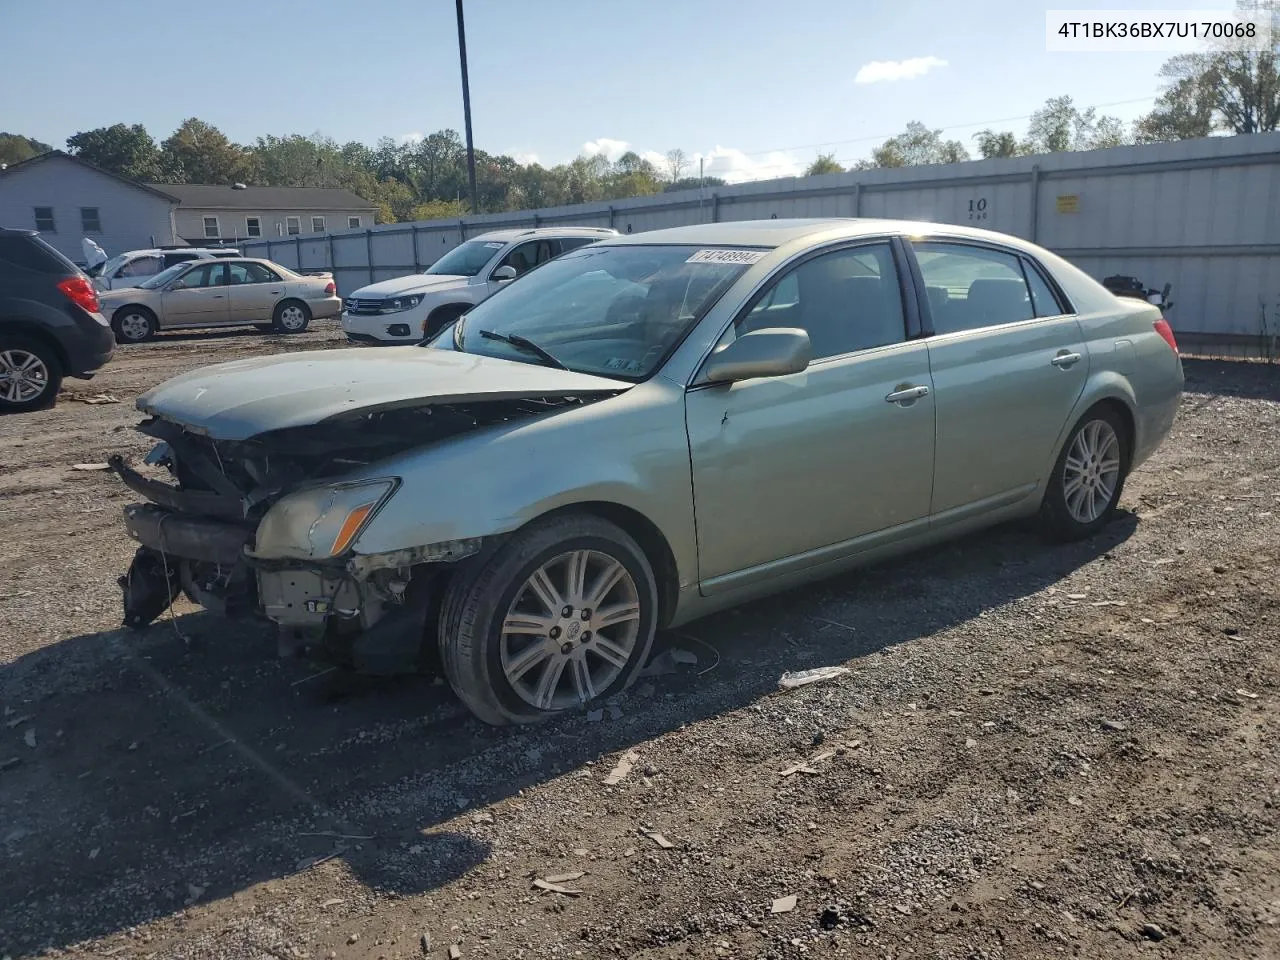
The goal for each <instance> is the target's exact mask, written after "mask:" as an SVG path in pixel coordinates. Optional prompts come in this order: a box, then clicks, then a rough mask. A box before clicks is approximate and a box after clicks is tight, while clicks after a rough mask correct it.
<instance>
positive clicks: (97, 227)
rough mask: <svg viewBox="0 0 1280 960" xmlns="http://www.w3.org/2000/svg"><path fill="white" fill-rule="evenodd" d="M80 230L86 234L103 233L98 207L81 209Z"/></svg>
mask: <svg viewBox="0 0 1280 960" xmlns="http://www.w3.org/2000/svg"><path fill="white" fill-rule="evenodd" d="M80 228H81V229H82V230H84V232H85V233H101V232H102V218H101V217H99V216H98V208H97V207H81V208H80Z"/></svg>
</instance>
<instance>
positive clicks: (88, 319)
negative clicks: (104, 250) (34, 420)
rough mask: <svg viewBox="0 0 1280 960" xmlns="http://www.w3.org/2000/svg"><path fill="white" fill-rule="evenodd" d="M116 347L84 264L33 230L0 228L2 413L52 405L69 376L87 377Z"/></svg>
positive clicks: (0, 371)
mask: <svg viewBox="0 0 1280 960" xmlns="http://www.w3.org/2000/svg"><path fill="white" fill-rule="evenodd" d="M114 348H115V338H114V337H113V336H112V334H111V328H110V327H109V326H108V325H107V321H106V318H105V317H103V315H102V313H101V312H100V311H99V308H98V293H97V291H96V290H94V288H93V284H92V283H91V282H90V280H89V278H88V277H86V276H85V275H84V273H83V272H81V270H80V268H79V267H77V266H76V265H75V264H74V263H72V262H71V261H70V260H68V259H67V258H66V257H64V256H63V255H62V254H60V253H59V252H58V251H57V250H55V249H54V248H53V247H51V246H49V244H47V243H45V242H44V241H43V240H41V239H40V238H39V237H38V236H37V235H36V234H35V232H34V231H31V230H8V229H5V228H4V227H0V413H19V412H21V411H24V410H37V409H39V408H41V407H46V406H49V405H50V404H52V403H53V401H54V398H55V397H57V395H58V387H59V386H60V385H61V384H62V378H63V377H64V376H67V377H79V378H81V379H83V380H88V379H89V378H90V377H92V376H93V374H94V372H95V371H96V370H97V369H98V368H99V367H101V366H102V365H103V364H104V363H106V362H107V361H108V360H110V359H111V351H112V350H113V349H114Z"/></svg>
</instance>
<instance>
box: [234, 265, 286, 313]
mask: <svg viewBox="0 0 1280 960" xmlns="http://www.w3.org/2000/svg"><path fill="white" fill-rule="evenodd" d="M227 279H228V280H229V281H230V282H229V283H228V284H227V295H228V296H229V297H230V300H231V307H230V309H231V322H232V323H263V322H266V321H267V320H270V319H271V314H272V311H274V310H275V308H276V304H277V303H278V302H279V301H280V298H281V297H283V296H284V281H283V280H281V279H280V278H279V277H278V276H276V274H275V272H274V271H272V270H269V269H268V268H267V267H264V266H263V265H262V264H260V263H251V262H246V261H240V260H233V261H230V262H228V263H227Z"/></svg>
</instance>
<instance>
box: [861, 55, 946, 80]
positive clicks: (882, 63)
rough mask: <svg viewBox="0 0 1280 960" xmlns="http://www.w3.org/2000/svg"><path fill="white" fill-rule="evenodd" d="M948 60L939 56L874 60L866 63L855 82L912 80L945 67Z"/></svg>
mask: <svg viewBox="0 0 1280 960" xmlns="http://www.w3.org/2000/svg"><path fill="white" fill-rule="evenodd" d="M946 65H947V61H945V60H940V59H939V58H938V57H912V58H911V59H910V60H872V61H871V62H870V63H864V64H863V65H862V66H861V67H860V68H859V69H858V74H857V76H855V77H854V78H853V82H854V83H882V82H884V81H886V80H910V79H912V78H913V77H923V76H924V75H925V74H926V73H928V72H929V71H930V70H934V69H937V68H938V67H945V66H946Z"/></svg>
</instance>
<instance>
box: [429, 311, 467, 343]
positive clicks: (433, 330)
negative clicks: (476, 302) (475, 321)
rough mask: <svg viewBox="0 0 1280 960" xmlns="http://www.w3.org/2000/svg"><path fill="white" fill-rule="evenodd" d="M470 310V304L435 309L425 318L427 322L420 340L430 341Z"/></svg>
mask: <svg viewBox="0 0 1280 960" xmlns="http://www.w3.org/2000/svg"><path fill="white" fill-rule="evenodd" d="M470 308H471V305H470V304H466V303H455V304H450V305H449V306H447V307H437V308H436V309H435V310H433V311H431V313H430V314H429V315H428V316H427V322H426V325H425V328H424V330H423V334H422V339H424V340H430V339H432V338H433V337H435V336H436V334H438V333H439V332H440V331H441V330H443V329H444V328H445V327H447V326H448V325H449V324H451V323H453V321H455V320H457V319H458V317H460V316H462V315H463V314H464V313H466V312H467V310H469V309H470Z"/></svg>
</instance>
